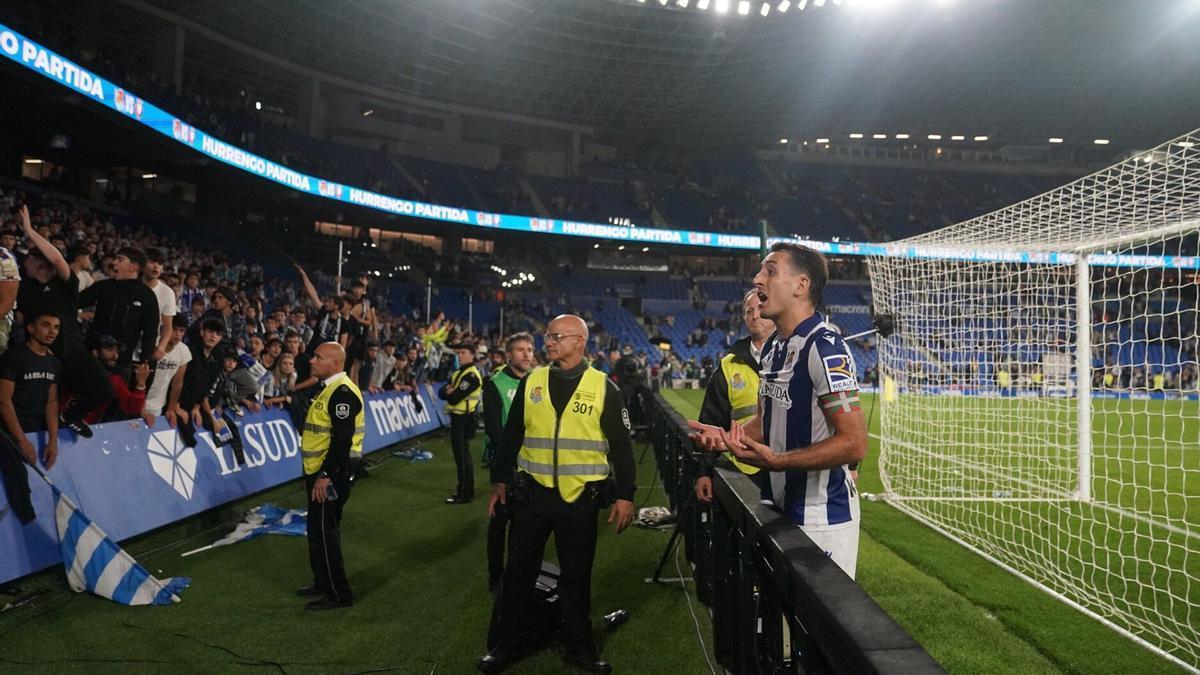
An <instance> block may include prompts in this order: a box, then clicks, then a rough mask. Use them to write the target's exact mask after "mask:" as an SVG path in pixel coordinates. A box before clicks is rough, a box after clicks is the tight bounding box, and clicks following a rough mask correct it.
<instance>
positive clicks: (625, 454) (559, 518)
mask: <svg viewBox="0 0 1200 675" xmlns="http://www.w3.org/2000/svg"><path fill="white" fill-rule="evenodd" d="M587 368H588V365H587V364H586V363H580V364H579V365H578V366H576V367H575V368H571V369H569V370H560V369H558V368H551V370H550V402H551V404H553V406H554V410H555V413H556V414H558V415H560V416H561V415H562V414H563V411H564V410H565V409H566V407H567V404H568V403H569V402H570V399H571V395H572V394H574V393H575V389H576V387H578V385H579V380H580V377H581V376H582V375H583V372H584V371H585V370H586V369H587ZM527 382H528V380H527V379H526V380H522V381H521V384H520V385H518V387H517V391H516V394H515V395H514V397H513V402H512V407H511V408H510V409H509V411H508V423H507V424H506V425H505V427H504V434H503V435H502V436H501V438H500V448H499V450H498V451H497V453H496V458H495V460H493V463H492V482H493V483H508V484H509V485H510V496H509V498H508V499H509V508H510V511H511V514H512V523H511V525H510V526H509V533H508V563H507V565H506V567H505V568H504V580H503V582H502V586H501V589H500V600H499V602H500V613H499V619H498V625H497V627H498V630H497V631H496V645H495V648H494V649H493V652H492V654H493V655H495V654H502V655H505V656H506V657H508V658H510V659H511V658H514V657H515V655H517V654H519V653H520V651H521V642H522V639H523V637H524V632H525V622H524V618H525V617H526V616H527V612H528V606H529V600H530V597H531V594H532V591H533V587H534V583H535V581H536V580H537V576H538V572H539V570H540V569H541V564H542V556H543V552H544V550H545V546H546V541H547V540H548V539H549V538H550V535H551V534H552V533H553V534H554V542H555V547H556V549H557V551H558V562H559V565H560V566H561V568H562V574H561V576H560V577H559V583H558V595H559V598H560V600H561V602H562V614H563V627H562V641H563V644H564V645H565V646H566V651H567V655H568V657H569V658H570V657H575V658H576V659H578V660H579V661H585V662H596V661H598V656H597V654H596V647H595V644H594V643H593V641H592V622H591V619H590V618H589V614H590V613H591V582H592V560H593V558H594V557H595V554H596V527H597V523H596V518H597V514H598V512H599V506H598V504H597V499H598V497H599V494H598V491H599V490H600V489H601V486H602V484H603V482H602V481H601V482H593V483H590V484H589V485H588V487H587V488H585V490H584V493H583V495H581V496H580V497H579V499H578V500H576V501H575V502H573V503H570V504H568V503H567V502H565V501H563V499H562V496H561V494H560V493H559V491H558V489H556V488H546V487H543V486H541V485H540V484H538V483H537V481H534V480H533V479H531V478H529V477H528V475H527V474H521V475H523V476H525V478H527V479H528V480H525V481H524V484H525V486H524V487H523V491H524V495H523V496H522V495H518V494H515V493H514V492H513V490H512V489H511V488H512V485H513V480H514V476H513V471H514V469H515V467H516V464H517V455H518V454H519V453H520V451H521V446H522V445H523V444H524V442H525V385H526V383H527ZM607 387H608V391H607V392H606V394H605V403H604V412H603V416H602V417H601V419H600V428H601V429H602V431H603V432H604V436H605V438H606V439H607V441H608V458H609V462H610V463H611V464H612V467H613V472H614V473H615V474H616V498H617V499H625V500H628V501H633V497H634V492H635V490H636V489H637V486H636V465H635V462H634V459H633V445H632V443H631V442H630V439H629V428H628V427H627V426H626V422H625V420H626V419H628V411H627V410H626V409H625V404H624V401H623V400H622V398H621V391H620V389H618V388H617V385H616V384H614V383H613V382H612V381H611V380H608V381H607ZM518 480H519V479H518ZM605 665H607V664H605ZM480 669H481V670H486V669H488V668H486V667H485V665H484V664H482V663H481V664H480Z"/></svg>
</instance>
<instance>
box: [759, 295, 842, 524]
mask: <svg viewBox="0 0 1200 675" xmlns="http://www.w3.org/2000/svg"><path fill="white" fill-rule="evenodd" d="M768 345H769V349H767V350H764V352H763V357H762V383H761V385H760V386H759V402H760V404H761V406H762V424H763V440H764V443H765V444H766V445H768V446H770V448H771V450H772V451H774V452H775V453H778V454H782V453H787V452H803V451H804V448H807V447H808V446H810V445H812V444H814V443H817V442H820V441H823V440H825V439H826V438H829V437H830V436H832V435H833V428H832V427H831V425H830V424H829V423H828V421H827V420H826V416H825V411H824V410H823V407H832V406H837V405H846V406H850V405H851V402H853V403H854V404H857V394H858V378H857V376H856V375H855V366H854V357H853V356H851V354H850V350H849V349H847V347H846V343H845V342H844V341H843V340H842V337H841V336H840V335H838V334H837V333H836V332H834V331H833V330H832V329H831V328H830V327H829V325H828V324H826V323H825V318H824V317H823V316H821V315H820V314H814V315H813V316H811V317H809V318H808V319H805V320H804V321H803V322H801V323H800V325H799V326H797V327H796V331H795V332H794V333H792V335H791V336H789V337H787V338H786V339H785V338H784V337H783V336H781V335H778V334H776V335H774V336H773V339H772V340H770V341H769V342H768ZM822 398H824V399H825V400H824V401H822ZM854 407H857V405H855V406H854ZM771 478H772V480H771V485H772V488H773V490H772V491H773V493H774V497H775V503H776V504H780V505H782V506H783V510H784V513H786V514H787V516H788V517H789V518H791V519H792V520H793V521H794V522H795V523H797V524H799V525H801V526H804V527H805V528H822V527H830V526H836V525H841V524H843V523H849V522H852V521H855V520H858V517H859V507H858V495H857V493H856V491H855V490H854V488H853V483H852V481H851V480H850V474H849V469H848V468H847V467H846V466H841V467H838V468H835V469H827V470H824V471H787V472H785V473H784V474H780V473H775V474H773V475H772V477H771Z"/></svg>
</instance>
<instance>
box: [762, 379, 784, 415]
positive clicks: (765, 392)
mask: <svg viewBox="0 0 1200 675" xmlns="http://www.w3.org/2000/svg"><path fill="white" fill-rule="evenodd" d="M758 395H759V397H760V398H769V399H771V400H773V401H776V402H777V403H778V404H779V407H780V408H783V409H784V410H788V409H790V408H791V407H792V395H791V394H789V393H788V388H787V385H785V384H780V383H778V382H769V381H767V380H763V381H762V384H760V385H759V387H758Z"/></svg>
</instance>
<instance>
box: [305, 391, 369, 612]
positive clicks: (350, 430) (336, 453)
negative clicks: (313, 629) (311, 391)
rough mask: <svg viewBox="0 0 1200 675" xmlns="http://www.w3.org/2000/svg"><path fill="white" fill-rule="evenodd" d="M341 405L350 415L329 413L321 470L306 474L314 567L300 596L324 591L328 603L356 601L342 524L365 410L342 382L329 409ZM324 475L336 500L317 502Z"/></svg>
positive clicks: (333, 604) (311, 559)
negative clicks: (356, 437) (317, 486)
mask: <svg viewBox="0 0 1200 675" xmlns="http://www.w3.org/2000/svg"><path fill="white" fill-rule="evenodd" d="M341 405H345V406H348V408H345V409H343V410H348V414H347V415H346V416H344V417H342V416H340V415H330V427H331V429H330V431H329V434H330V440H329V451H328V453H327V454H326V455H325V461H324V462H322V464H321V470H320V471H319V472H317V473H314V474H309V475H306V476H305V477H304V491H305V494H307V495H308V561H309V564H310V565H311V566H312V571H313V586H312V587H310V588H308V589H302V590H301V595H308V596H316V595H319V594H323V595H325V596H326V600H327V601H328V602H327V603H326V605H329V606H341V605H349V604H352V603H353V602H354V593H353V592H351V590H350V582H349V581H347V580H346V565H345V562H344V561H343V559H342V533H341V523H342V511H343V510H344V509H345V508H346V502H348V501H350V488H352V487H353V486H354V481H353V477H354V471H355V469H357V468H358V467H357V464H358V461H357V460H353V459H351V457H350V447H351V445H352V444H353V439H354V420H355V417H357V415H358V413H359V411H361V410H362V401H361V400H360V399H359V398H358V396H355V395H354V392H353V391H351V390H350V387H348V386H346V385H345V384H342V385H338V388H337V390H335V391H334V392H333V394H332V395H330V397H329V404H328V409H329V410H339V407H338V406H341ZM305 433H312V432H307V431H306V432H305ZM323 476H328V477H329V479H330V480H331V481H332V484H333V489H334V491H335V492H336V493H337V499H334V500H332V501H330V500H328V499H327V500H326V501H324V502H315V501H313V498H312V490H313V485H314V484H316V482H317V479H319V478H321V477H323ZM315 604H317V603H312V604H310V607H312V608H313V609H324V608H326V607H325V606H320V607H317V606H314V605H315Z"/></svg>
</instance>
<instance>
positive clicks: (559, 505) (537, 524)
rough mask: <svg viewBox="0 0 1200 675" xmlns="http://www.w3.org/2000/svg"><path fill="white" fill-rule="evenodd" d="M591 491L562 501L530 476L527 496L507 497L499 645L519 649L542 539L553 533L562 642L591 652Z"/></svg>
mask: <svg viewBox="0 0 1200 675" xmlns="http://www.w3.org/2000/svg"><path fill="white" fill-rule="evenodd" d="M593 494H594V492H593V491H592V490H588V489H585V490H584V491H583V494H581V495H580V496H579V499H577V500H575V502H574V503H571V504H568V503H566V502H565V501H563V499H562V497H561V496H560V495H559V492H558V490H557V489H551V488H545V487H542V486H541V485H539V484H538V483H537V482H536V481H534V480H533V479H529V490H528V497H527V498H526V499H524V500H516V499H509V502H508V507H509V511H510V513H511V514H512V523H511V524H510V525H509V529H508V563H507V566H506V567H505V568H504V582H503V585H502V587H501V591H500V600H499V602H500V617H499V621H498V622H497V625H498V626H499V630H498V634H497V636H496V638H497V645H496V646H497V647H498V648H501V649H504V650H507V651H513V652H515V651H519V650H520V648H521V642H522V638H523V637H524V635H525V632H526V621H525V618H526V617H527V616H528V615H529V601H530V599H531V597H532V594H533V587H534V583H535V582H536V581H537V577H538V573H539V572H540V571H541V567H542V556H543V553H544V551H545V548H546V541H547V540H548V539H549V538H550V535H551V534H553V535H554V545H555V548H556V549H557V551H558V564H559V567H561V568H562V573H561V575H560V576H559V578H558V595H559V601H560V602H561V603H562V615H563V629H562V641H563V645H564V646H565V647H566V649H567V651H568V652H571V653H592V652H594V649H595V646H594V644H593V642H592V621H591V619H590V617H589V615H590V614H591V610H592V560H593V558H595V556H596V527H597V526H596V516H597V513H598V512H599V508H598V507H597V505H596V498H595V497H594V496H593Z"/></svg>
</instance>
